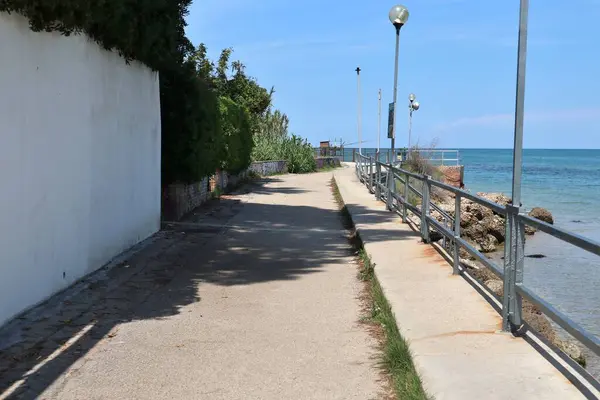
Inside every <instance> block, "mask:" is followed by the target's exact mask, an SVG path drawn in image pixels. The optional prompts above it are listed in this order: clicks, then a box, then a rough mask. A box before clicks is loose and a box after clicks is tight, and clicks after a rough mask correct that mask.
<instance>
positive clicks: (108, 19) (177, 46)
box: [0, 0, 193, 70]
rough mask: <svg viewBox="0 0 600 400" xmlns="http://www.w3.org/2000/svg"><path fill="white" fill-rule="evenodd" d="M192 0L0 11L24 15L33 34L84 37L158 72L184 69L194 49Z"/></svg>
mask: <svg viewBox="0 0 600 400" xmlns="http://www.w3.org/2000/svg"><path fill="white" fill-rule="evenodd" d="M191 1H192V0H146V1H144V0H0V11H3V12H7V13H13V12H15V13H19V14H21V15H24V16H25V17H27V18H28V19H29V24H30V27H31V29H32V30H33V31H35V32H40V31H47V32H60V33H62V34H63V35H71V34H76V33H82V32H84V33H86V34H87V35H88V36H89V37H91V38H92V39H93V40H95V41H96V42H97V43H98V44H99V45H100V46H102V47H103V48H105V49H107V50H116V51H117V52H118V53H119V54H120V55H121V56H122V57H124V58H125V59H126V60H128V61H131V60H138V61H141V62H143V63H144V64H146V65H148V66H149V67H150V68H152V69H154V70H160V69H161V68H163V67H167V66H173V65H175V64H180V63H181V62H183V60H184V58H185V57H186V55H187V54H188V53H189V51H191V50H193V47H192V46H191V43H190V42H189V40H188V39H187V38H186V36H185V25H186V23H185V15H186V14H187V10H188V6H189V5H190V4H191Z"/></svg>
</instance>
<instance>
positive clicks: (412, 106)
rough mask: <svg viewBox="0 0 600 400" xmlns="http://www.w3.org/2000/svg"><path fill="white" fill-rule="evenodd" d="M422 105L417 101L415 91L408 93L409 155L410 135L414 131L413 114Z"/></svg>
mask: <svg viewBox="0 0 600 400" xmlns="http://www.w3.org/2000/svg"><path fill="white" fill-rule="evenodd" d="M420 106H421V105H420V104H419V102H418V101H417V96H415V94H414V93H411V94H409V95H408V155H410V135H411V133H412V114H413V111H417V110H418V109H419V107H420Z"/></svg>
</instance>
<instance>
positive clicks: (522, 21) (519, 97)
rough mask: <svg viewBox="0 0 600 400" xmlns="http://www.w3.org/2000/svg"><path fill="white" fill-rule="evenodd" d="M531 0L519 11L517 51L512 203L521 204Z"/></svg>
mask: <svg viewBox="0 0 600 400" xmlns="http://www.w3.org/2000/svg"><path fill="white" fill-rule="evenodd" d="M528 14H529V0H521V9H520V12H519V50H518V53H517V89H516V96H515V97H516V101H515V134H514V148H513V182H512V203H513V205H514V206H517V207H519V206H520V204H521V175H522V169H523V119H524V114H525V67H526V60H527V18H528Z"/></svg>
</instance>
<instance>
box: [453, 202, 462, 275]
mask: <svg viewBox="0 0 600 400" xmlns="http://www.w3.org/2000/svg"><path fill="white" fill-rule="evenodd" d="M460 199H461V196H460V194H458V193H457V194H456V197H455V199H454V264H453V265H452V274H453V275H458V273H459V270H458V266H459V265H460V243H459V241H458V239H460Z"/></svg>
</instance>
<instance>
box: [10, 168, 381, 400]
mask: <svg viewBox="0 0 600 400" xmlns="http://www.w3.org/2000/svg"><path fill="white" fill-rule="evenodd" d="M331 175H332V174H331V173H322V174H313V175H305V176H292V175H289V176H281V177H276V178H273V179H271V180H270V182H269V183H267V184H266V185H264V186H262V187H257V188H256V190H254V191H253V192H251V193H246V194H243V195H240V196H233V197H228V198H226V199H224V200H223V201H222V202H221V204H220V205H219V206H218V207H216V208H213V209H211V211H210V212H208V213H207V212H204V213H199V214H197V215H195V216H193V217H192V218H191V219H190V220H189V221H188V222H187V223H185V224H173V225H171V226H170V227H168V228H169V229H170V231H166V232H164V233H162V234H161V235H159V237H157V238H156V239H155V241H154V243H152V244H150V245H149V246H147V247H146V248H145V249H143V250H142V251H141V252H139V253H137V254H136V255H135V256H133V257H131V258H130V259H127V260H124V261H123V262H122V263H120V264H119V265H118V266H117V267H114V268H113V269H111V270H109V271H103V272H102V273H101V274H100V275H101V276H99V277H98V276H96V277H92V279H91V282H92V283H91V284H89V285H87V286H86V285H84V286H83V287H78V288H77V290H74V289H72V292H71V293H68V294H67V295H65V294H63V295H61V296H59V297H58V298H57V299H54V300H53V301H51V302H50V303H49V305H46V306H45V307H46V308H45V309H37V310H34V312H33V314H34V315H33V316H30V317H27V316H26V317H25V320H26V321H25V322H23V323H15V324H13V325H14V326H12V328H13V329H15V330H17V331H18V332H17V333H16V334H15V335H12V336H13V339H14V341H15V343H14V344H13V345H12V347H10V348H9V349H8V351H7V352H5V353H4V355H3V356H0V367H2V365H4V367H6V368H5V369H4V371H3V370H2V368H0V374H2V372H4V374H3V375H0V377H1V378H2V379H0V383H1V384H2V385H0V393H3V394H2V395H0V398H3V399H4V398H6V399H13V398H41V399H61V400H69V399H145V400H147V399H228V400H231V399H361V400H364V399H371V398H378V397H379V396H380V394H381V387H380V385H379V382H378V381H379V374H378V370H377V368H376V367H375V366H374V365H375V364H376V360H375V346H376V343H375V341H374V339H372V338H371V337H370V336H369V334H368V333H367V332H366V331H365V329H364V327H362V326H360V324H359V318H360V304H359V300H358V299H357V297H358V295H359V291H360V283H359V282H358V280H357V279H356V273H357V270H356V266H355V264H354V262H353V257H352V254H351V252H350V249H349V245H348V242H347V240H346V233H345V232H344V231H343V228H342V224H341V221H340V217H339V214H338V211H337V206H336V204H335V202H334V199H333V196H332V194H331V191H330V188H329V187H328V183H329V180H330V179H331ZM223 224H225V225H226V227H225V228H223ZM80 286H81V285H80ZM73 307H76V308H77V310H75V311H73V310H72V309H73ZM54 315H58V317H53V316H54ZM27 318H30V319H29V320H28V321H27ZM66 319H68V321H67V320H66ZM27 324H29V325H27ZM48 324H50V325H48ZM52 324H54V325H52ZM57 324H58V325H60V326H57ZM61 324H62V325H61ZM63 325H64V326H63ZM32 332H34V333H32ZM36 335H38V336H39V335H47V336H49V337H48V339H47V340H46V341H41V342H40V340H39V337H38V338H37V339H36ZM7 337H11V335H10V334H8V333H7V332H6V331H5V332H4V336H2V332H0V339H2V338H4V339H6V338H7ZM15 337H17V339H15ZM19 340H21V341H19ZM9 354H11V357H8V355H9ZM12 356H14V359H13V357H12ZM2 357H4V358H2ZM3 363H4V364H3ZM9 378H10V379H11V381H10V382H8V379H9ZM7 383H12V385H11V386H10V388H9V389H8V390H5V391H4V392H3V391H2V389H7V387H8V386H9V385H8V384H7Z"/></svg>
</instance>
